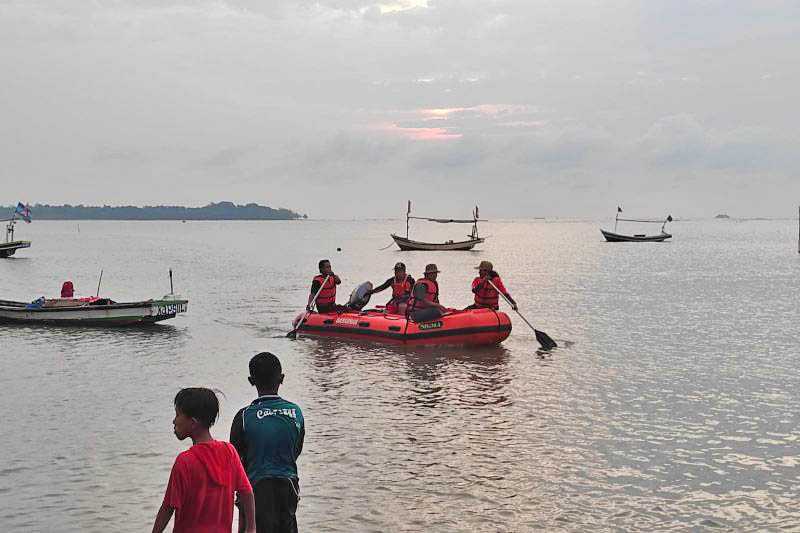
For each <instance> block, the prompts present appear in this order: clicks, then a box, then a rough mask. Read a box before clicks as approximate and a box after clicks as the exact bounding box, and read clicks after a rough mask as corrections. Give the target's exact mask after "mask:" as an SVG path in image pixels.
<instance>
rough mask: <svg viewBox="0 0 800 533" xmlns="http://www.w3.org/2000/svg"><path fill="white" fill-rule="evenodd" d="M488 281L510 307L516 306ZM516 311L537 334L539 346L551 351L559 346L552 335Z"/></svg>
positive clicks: (487, 279)
mask: <svg viewBox="0 0 800 533" xmlns="http://www.w3.org/2000/svg"><path fill="white" fill-rule="evenodd" d="M486 281H488V282H489V285H491V286H492V287H493V288H494V290H496V291H497V293H498V294H499V295H500V296H502V297H503V299H504V300H505V301H506V302H507V303H508V305H510V306H512V307H513V305H514V304H512V303H511V300H509V299H508V296H506V295H505V294H503V293H502V292H500V289H498V288H497V286H496V285H495V284H494V283H492V280H490V279H489V278H486ZM514 311H515V312H516V313H517V314H518V315H519V317H520V318H521V319H522V320H523V321H524V322H525V323H526V324H528V327H530V328H531V329H532V330H533V332H534V333H536V340H537V341H539V344H540V345H541V346H542V349H543V350H551V349H553V348H556V347H557V346H558V344H556V341H554V340H553V339H551V338H550V335H548V334H547V333H545V332H544V331H539V330H538V329H536V328H535V327H533V325H532V324H531V323H530V322H528V319H527V318H525V317H524V316H522V313H520V312H519V310H517V309H514Z"/></svg>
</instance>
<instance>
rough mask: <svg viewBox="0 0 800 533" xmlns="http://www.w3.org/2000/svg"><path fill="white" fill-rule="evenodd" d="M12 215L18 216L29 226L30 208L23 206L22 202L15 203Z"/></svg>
mask: <svg viewBox="0 0 800 533" xmlns="http://www.w3.org/2000/svg"><path fill="white" fill-rule="evenodd" d="M14 213H15V214H17V215H19V217H20V218H21V219H22V220H24V221H25V222H27V223H28V224H30V222H31V208H30V207H28V206H27V205H25V204H23V203H22V202H18V203H17V208H16V209H15V210H14Z"/></svg>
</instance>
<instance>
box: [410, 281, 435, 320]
mask: <svg viewBox="0 0 800 533" xmlns="http://www.w3.org/2000/svg"><path fill="white" fill-rule="evenodd" d="M420 284H421V285H424V286H425V291H426V292H427V294H426V295H425V300H427V301H429V302H436V303H437V304H438V303H439V284H438V283H437V282H435V281H433V280H432V279H428V278H422V279H418V280H417V283H416V284H415V285H414V286H415V287H416V286H417V285H420ZM412 291H413V289H412ZM415 309H422V306H420V305H419V303H418V301H417V299H416V298H415V297H413V296H412V297H411V298H410V299H409V300H408V307H407V308H406V313H407V314H410V313H411V312H412V311H414V310H415Z"/></svg>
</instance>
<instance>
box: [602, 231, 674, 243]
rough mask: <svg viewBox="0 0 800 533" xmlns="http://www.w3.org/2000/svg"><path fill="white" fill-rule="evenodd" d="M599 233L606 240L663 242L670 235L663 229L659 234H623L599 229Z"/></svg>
mask: <svg viewBox="0 0 800 533" xmlns="http://www.w3.org/2000/svg"><path fill="white" fill-rule="evenodd" d="M600 233H602V234H603V237H605V238H606V241H608V242H663V241H664V240H666V239H669V238H671V237H672V235H671V234H669V233H665V232H663V231H662V232H661V234H659V235H644V234H638V235H623V234H621V233H614V232H611V231H606V230H604V229H601V230H600Z"/></svg>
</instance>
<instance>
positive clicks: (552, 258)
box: [0, 220, 800, 532]
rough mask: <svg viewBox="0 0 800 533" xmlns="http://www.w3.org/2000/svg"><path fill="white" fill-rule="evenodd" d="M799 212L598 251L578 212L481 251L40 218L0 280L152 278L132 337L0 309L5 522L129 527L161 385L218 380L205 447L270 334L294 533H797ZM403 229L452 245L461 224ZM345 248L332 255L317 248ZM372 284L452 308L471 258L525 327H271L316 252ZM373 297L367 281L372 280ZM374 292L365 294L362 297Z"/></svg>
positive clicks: (48, 286) (156, 460)
mask: <svg viewBox="0 0 800 533" xmlns="http://www.w3.org/2000/svg"><path fill="white" fill-rule="evenodd" d="M796 224H797V223H796V221H792V220H775V221H737V220H730V221H715V220H701V221H682V222H677V223H674V224H672V226H671V228H672V230H673V233H674V234H675V238H674V240H673V242H668V243H664V244H607V243H605V242H603V240H602V237H601V235H600V233H599V231H598V228H599V226H600V225H601V224H600V223H599V222H592V221H543V220H536V221H516V222H513V221H509V222H495V223H487V224H485V225H484V226H483V228H482V229H483V232H484V233H487V234H490V235H491V237H490V238H489V240H488V241H487V243H486V244H485V245H484V246H483V247H482V249H481V250H480V251H475V252H445V253H419V252H399V251H397V250H396V249H394V248H390V249H387V250H383V251H380V250H379V248H382V247H384V246H385V245H387V244H388V243H389V242H390V239H389V237H388V234H389V233H390V232H392V231H401V230H402V229H403V225H404V221H346V222H341V221H327V222H326V221H306V222H188V223H184V224H182V223H179V222H79V223H78V222H55V221H35V222H34V223H33V224H31V225H24V226H21V227H20V228H19V230H18V236H19V237H21V238H31V239H32V240H33V243H34V244H33V248H31V249H30V250H24V251H21V252H19V253H18V255H17V256H16V257H15V258H13V259H9V260H0V297H1V298H6V299H19V300H26V301H27V300H33V299H34V298H36V297H38V296H41V295H47V296H54V295H57V294H58V291H59V288H60V285H61V282H62V281H63V280H64V279H67V278H69V279H72V280H73V281H74V282H75V286H76V289H77V291H78V292H79V293H81V294H85V295H88V294H94V292H95V290H96V286H97V279H98V274H99V272H100V269H101V268H102V269H103V270H104V274H103V281H102V287H101V291H100V292H101V295H104V296H108V297H111V298H113V299H115V300H117V301H125V300H135V299H145V298H150V297H156V296H160V295H163V294H165V293H167V292H169V281H168V277H167V270H168V268H170V267H171V268H173V270H174V272H175V291H176V292H177V293H180V294H182V295H185V296H186V297H188V298H189V300H190V304H189V313H188V314H187V315H184V316H181V317H179V318H177V319H175V320H172V321H169V322H166V323H164V324H163V325H158V326H155V327H151V328H147V329H121V330H103V329H66V328H64V329H62V328H28V327H19V326H13V327H12V326H0V345H1V346H2V358H0V399H2V409H3V418H4V420H3V431H2V432H0V449H1V450H2V454H0V456H1V457H2V459H0V524H2V530H3V531H103V532H107V531H144V530H149V527H150V526H151V524H152V520H153V517H154V515H155V513H156V510H157V508H158V506H159V504H160V501H161V498H162V495H163V491H164V487H165V485H166V481H167V477H168V473H169V469H170V467H171V465H172V462H173V460H174V458H175V455H176V454H177V453H178V452H180V451H181V450H183V449H185V448H186V446H187V443H185V442H184V443H181V442H178V441H177V440H176V439H175V438H174V436H173V434H172V425H171V421H172V416H173V409H172V399H173V396H174V394H175V393H176V391H177V390H178V389H179V388H181V387H185V386H193V385H205V386H211V387H216V388H218V389H220V390H221V391H222V392H223V393H224V395H225V397H224V398H223V402H222V417H221V420H220V421H219V423H218V425H217V426H215V428H213V433H214V434H215V436H217V437H218V438H227V435H228V431H229V428H230V422H231V419H232V418H233V415H234V414H235V413H236V410H237V409H238V408H239V407H241V406H242V405H244V404H246V403H247V402H249V401H250V400H251V399H252V398H253V396H254V394H255V391H254V390H253V389H252V388H251V387H250V386H249V385H248V383H247V379H246V376H247V361H248V360H249V358H250V356H252V355H253V354H254V353H256V352H258V351H262V350H270V351H273V352H275V353H276V354H278V355H279V357H280V358H281V360H282V361H283V364H284V369H285V373H286V382H285V385H284V386H283V388H282V389H281V393H282V394H283V395H284V396H285V397H286V398H289V399H291V400H294V401H296V402H297V403H299V404H300V405H301V406H302V408H303V409H304V411H305V414H306V420H307V425H308V429H307V431H308V433H307V439H306V447H305V451H304V453H303V455H302V457H301V460H300V470H301V484H302V500H301V502H300V508H299V516H298V518H299V521H300V525H301V527H302V529H303V530H304V531H314V532H317V531H347V532H352V531H376V532H377V531H423V530H424V531H531V530H546V531H612V530H613V531H617V530H630V531H635V530H640V531H653V530H659V531H688V530H703V529H706V528H708V529H713V530H736V531H755V530H759V531H761V530H783V529H798V528H800V505H798V493H799V492H800V448H799V447H798V444H799V443H798V438H800V429H798V412H800V398H798V392H797V391H798V390H799V387H798V386H799V385H800V377H799V376H798V371H797V368H798V366H799V363H800V354H799V353H798V352H800V350H798V338H799V337H800V325H799V323H798V320H797V316H798V315H797V302H798V300H800V288H798V280H799V279H800V255H798V253H797V250H796V238H797V237H796V235H797V226H796ZM433 226H434V227H433V228H431V227H430V225H429V226H420V227H415V228H412V231H413V232H415V233H416V234H417V236H423V232H430V233H429V234H436V236H444V235H447V236H448V237H449V238H460V236H461V235H462V233H466V232H464V231H461V230H463V229H466V227H464V228H462V227H455V228H454V227H452V226H438V225H433ZM337 247H341V249H342V251H341V252H337V251H336V248H337ZM322 257H330V258H331V260H332V261H333V266H334V270H335V271H336V272H337V273H338V274H339V275H340V276H341V277H342V279H343V289H342V292H349V290H350V289H352V288H353V287H354V286H355V285H356V284H357V283H359V282H362V281H365V280H372V281H373V282H380V281H383V280H384V279H386V278H387V277H389V276H390V275H391V269H392V266H393V265H394V263H395V262H396V261H404V262H405V263H406V264H407V265H408V266H409V270H410V273H412V274H414V275H419V273H420V272H421V271H422V269H423V267H424V265H425V263H428V262H431V261H435V262H436V263H438V265H439V267H440V269H441V270H442V274H440V278H439V279H440V284H441V288H442V293H443V297H442V299H443V303H445V304H448V305H452V306H462V305H466V304H468V303H469V301H470V293H469V290H468V286H469V282H470V281H471V279H472V277H473V276H474V270H473V269H472V267H473V266H475V265H477V264H478V262H479V261H481V260H483V259H489V260H492V261H493V262H494V264H495V266H496V269H497V270H498V271H499V272H500V273H501V275H502V276H503V279H504V281H505V283H506V285H507V286H508V288H509V290H510V291H511V292H512V294H513V295H514V296H515V298H516V299H517V300H518V302H519V303H520V309H521V311H523V313H524V314H526V315H527V316H528V318H529V319H530V320H531V321H532V322H533V323H534V324H535V325H536V326H537V327H538V328H539V329H543V330H544V331H546V332H547V333H549V334H550V335H551V336H552V337H553V338H555V339H556V340H557V341H558V342H559V344H560V345H561V347H560V348H559V349H557V350H555V351H554V352H553V353H552V354H550V355H545V356H542V355H539V354H537V352H536V341H535V338H534V336H533V334H532V332H531V331H529V330H527V329H526V326H525V325H524V323H522V321H520V320H518V319H517V318H516V317H512V320H513V322H514V331H513V332H512V334H511V337H510V338H509V339H508V340H507V341H506V342H504V343H503V345H502V346H500V347H494V348H483V349H399V348H386V347H381V346H376V345H368V344H352V343H350V344H348V343H343V342H336V341H330V340H326V341H320V340H313V339H306V338H301V339H300V340H298V341H291V340H288V339H285V338H284V334H285V333H286V331H288V330H289V329H290V322H291V319H292V318H293V317H294V316H295V314H296V313H298V312H299V311H300V310H302V309H303V306H304V303H305V300H306V294H307V293H306V291H307V290H308V285H309V283H310V279H311V277H312V276H313V275H314V274H315V273H316V263H317V260H319V259H320V258H322ZM378 296H379V297H378V298H377V303H382V302H383V300H384V298H382V296H383V295H378ZM374 301H375V300H374Z"/></svg>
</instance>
